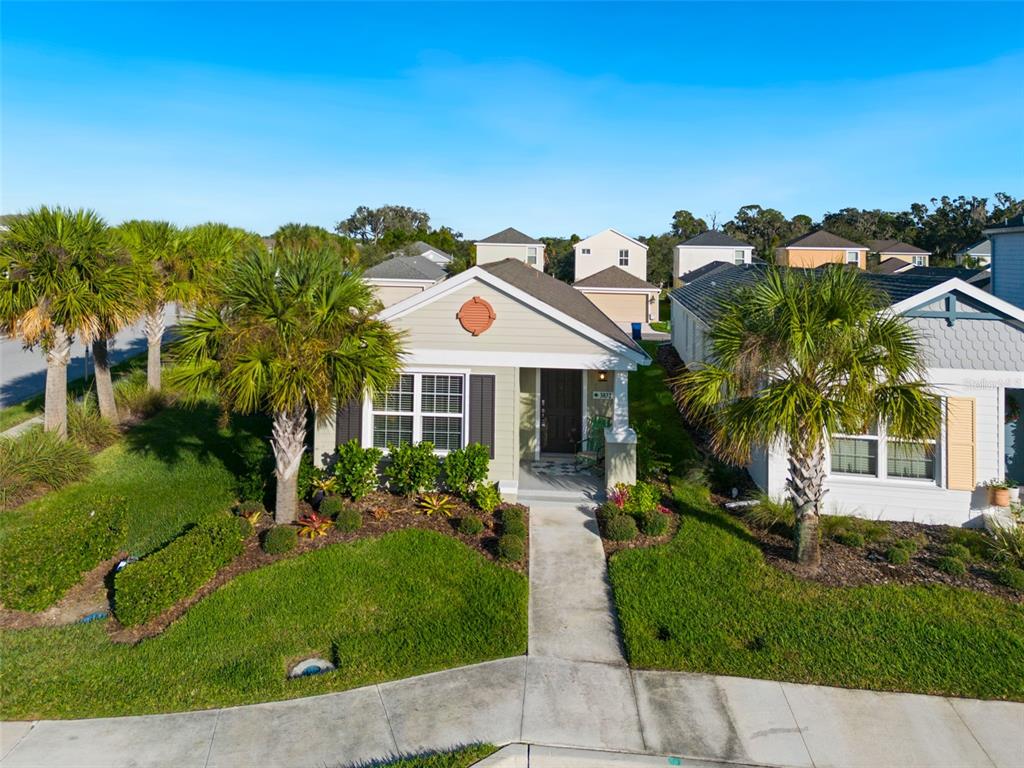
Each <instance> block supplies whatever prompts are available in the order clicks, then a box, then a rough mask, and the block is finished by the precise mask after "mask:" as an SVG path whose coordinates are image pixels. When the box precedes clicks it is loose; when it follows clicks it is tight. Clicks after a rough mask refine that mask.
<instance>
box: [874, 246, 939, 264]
mask: <svg viewBox="0 0 1024 768" xmlns="http://www.w3.org/2000/svg"><path fill="white" fill-rule="evenodd" d="M867 246H868V248H869V249H870V251H869V252H870V253H874V254H876V255H877V256H878V261H879V263H880V264H881V263H883V262H885V261H887V260H888V259H898V260H900V261H903V262H905V263H907V264H910V265H911V266H914V267H927V266H928V259H929V258H930V257H931V254H930V253H928V251H926V250H924V249H923V248H918V247H917V246H916V245H911V244H910V243H904V242H902V241H901V240H868V241H867Z"/></svg>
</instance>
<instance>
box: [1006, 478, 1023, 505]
mask: <svg viewBox="0 0 1024 768" xmlns="http://www.w3.org/2000/svg"><path fill="white" fill-rule="evenodd" d="M1006 484H1007V485H1008V486H1009V487H1010V502H1011V503H1012V502H1020V501H1021V487H1020V485H1019V484H1018V483H1017V481H1016V480H1011V479H1009V478H1007V480H1006Z"/></svg>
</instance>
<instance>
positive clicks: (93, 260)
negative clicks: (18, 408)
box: [0, 206, 135, 437]
mask: <svg viewBox="0 0 1024 768" xmlns="http://www.w3.org/2000/svg"><path fill="white" fill-rule="evenodd" d="M7 226H8V228H9V229H8V231H7V232H6V233H5V234H4V237H3V239H2V241H0V275H2V277H3V280H2V282H0V330H2V331H3V332H4V333H6V334H8V335H10V336H18V337H20V338H21V339H22V341H23V342H24V343H25V345H26V346H28V347H35V346H37V345H38V346H40V347H41V348H42V349H43V351H44V352H45V353H46V390H45V397H44V403H45V405H44V410H45V413H44V420H43V424H44V429H46V430H47V431H52V432H56V433H57V434H59V435H60V436H61V437H65V436H66V435H67V381H68V374H67V368H68V363H69V362H70V360H71V344H72V342H73V341H74V339H75V337H76V336H77V337H79V338H80V339H81V340H82V341H83V342H85V343H87V344H88V343H93V342H95V341H97V340H99V339H101V338H103V337H104V336H105V335H106V334H109V333H110V331H111V330H112V329H114V328H119V327H121V326H123V325H125V324H127V323H128V322H130V320H131V319H132V315H133V313H134V309H135V301H134V297H135V293H134V281H133V270H132V269H131V268H130V266H129V264H128V261H127V259H125V258H122V257H121V253H120V251H119V248H118V244H117V242H116V241H115V240H114V239H113V238H112V236H111V232H110V229H109V228H108V227H107V224H106V222H105V221H104V220H103V219H102V218H100V216H98V215H97V214H96V213H95V212H93V211H89V210H83V209H79V210H77V211H74V210H71V209H70V208H48V207H46V206H41V207H39V208H36V209H33V210H31V211H29V212H28V213H27V214H25V215H24V216H19V217H12V218H11V219H10V220H9V221H8V223H7ZM103 349H105V342H104V346H103ZM94 351H95V347H94ZM97 362H98V363H99V362H100V361H97ZM103 362H105V361H103ZM101 373H102V371H101V369H100V367H99V366H97V376H99V375H101ZM107 375H109V370H108V371H107ZM98 383H99V382H98Z"/></svg>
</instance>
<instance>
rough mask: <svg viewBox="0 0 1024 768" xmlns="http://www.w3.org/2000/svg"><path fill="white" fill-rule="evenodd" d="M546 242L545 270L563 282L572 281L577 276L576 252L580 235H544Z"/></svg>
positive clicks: (543, 241) (543, 240)
mask: <svg viewBox="0 0 1024 768" xmlns="http://www.w3.org/2000/svg"><path fill="white" fill-rule="evenodd" d="M540 240H541V242H542V243H544V257H545V264H544V271H545V272H547V273H548V274H549V275H551V276H552V277H556V278H558V279H559V280H561V281H562V282H565V283H571V282H572V281H573V279H574V278H575V277H576V252H575V251H574V250H573V248H574V247H575V245H576V243H578V242H579V241H580V237H579V235H570V236H569V237H542V238H541V239H540Z"/></svg>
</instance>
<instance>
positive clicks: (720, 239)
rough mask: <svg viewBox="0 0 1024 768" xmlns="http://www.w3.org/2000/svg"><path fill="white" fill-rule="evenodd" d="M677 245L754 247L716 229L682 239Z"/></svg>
mask: <svg viewBox="0 0 1024 768" xmlns="http://www.w3.org/2000/svg"><path fill="white" fill-rule="evenodd" d="M679 245H695V246H700V247H703V248H753V247H754V246H752V245H751V244H750V243H744V242H743V241H742V240H737V239H736V238H735V237H729V235H727V234H725V232H722V231H721V230H718V229H709V230H708V231H707V232H701V233H700V234H699V235H694V236H693V237H691V238H690V239H689V240H684V241H683V242H681V243H680V244H679ZM677 247H678V246H677Z"/></svg>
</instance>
